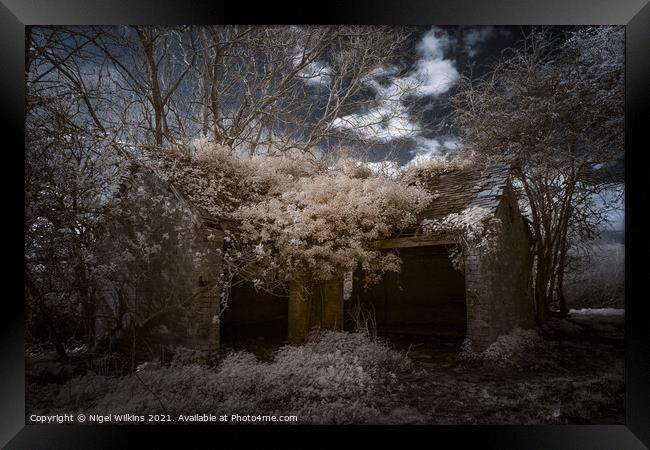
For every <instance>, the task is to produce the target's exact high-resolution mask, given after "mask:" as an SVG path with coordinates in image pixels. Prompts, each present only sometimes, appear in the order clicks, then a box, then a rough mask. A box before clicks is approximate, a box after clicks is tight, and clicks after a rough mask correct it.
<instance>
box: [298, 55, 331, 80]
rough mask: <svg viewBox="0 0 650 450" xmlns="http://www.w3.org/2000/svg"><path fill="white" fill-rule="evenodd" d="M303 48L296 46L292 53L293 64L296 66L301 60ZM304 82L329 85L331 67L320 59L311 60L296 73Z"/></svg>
mask: <svg viewBox="0 0 650 450" xmlns="http://www.w3.org/2000/svg"><path fill="white" fill-rule="evenodd" d="M303 53H304V50H303V49H300V48H297V49H296V50H295V52H294V54H293V66H294V67H297V66H298V65H299V64H301V62H302V58H303ZM297 77H298V78H301V79H302V80H303V81H304V82H305V83H307V84H308V85H312V86H329V83H330V80H331V77H332V69H331V68H330V67H329V66H327V65H325V64H323V63H321V62H320V61H312V62H310V63H309V64H307V65H306V66H305V67H303V68H302V70H300V72H298V74H297Z"/></svg>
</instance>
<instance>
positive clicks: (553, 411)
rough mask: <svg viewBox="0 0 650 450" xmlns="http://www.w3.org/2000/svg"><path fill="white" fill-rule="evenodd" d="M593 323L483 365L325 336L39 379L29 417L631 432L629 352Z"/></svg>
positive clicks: (406, 341) (554, 331) (433, 342)
mask: <svg viewBox="0 0 650 450" xmlns="http://www.w3.org/2000/svg"><path fill="white" fill-rule="evenodd" d="M569 320H570V319H569ZM595 320H598V319H597V318H596V319H595ZM590 324H591V322H588V323H586V324H585V323H582V324H580V325H575V324H573V325H575V326H577V327H578V328H572V327H571V326H567V323H565V322H562V321H560V322H554V323H551V324H550V325H549V326H547V327H546V328H545V329H544V330H543V331H544V332H543V336H538V338H536V339H528V338H527V340H526V345H525V346H519V347H517V346H513V345H512V343H511V342H510V341H509V340H508V339H505V340H502V341H503V342H502V344H503V343H505V345H502V346H501V347H500V349H501V350H500V351H501V352H503V351H504V350H503V349H505V350H507V352H508V353H507V354H508V357H507V358H500V357H499V358H496V359H494V360H489V359H488V360H483V361H482V362H477V361H470V362H467V361H465V360H463V359H461V358H459V352H460V349H461V345H460V344H461V342H460V341H450V340H448V339H437V338H432V337H431V338H423V337H408V336H401V337H399V336H393V337H391V339H390V340H388V341H381V340H377V339H373V338H370V337H369V336H367V335H365V334H359V333H346V332H324V333H317V334H314V335H312V336H311V338H310V340H309V342H308V343H307V344H306V345H304V346H282V347H280V348H277V349H276V351H274V352H273V353H272V354H271V353H270V352H268V353H267V355H268V354H271V356H270V357H266V358H264V359H258V358H257V357H256V356H255V355H253V354H252V353H247V352H243V351H231V352H230V353H228V354H227V356H225V357H222V358H220V359H219V360H218V361H216V362H213V361H211V360H210V359H206V358H204V357H203V356H202V355H200V354H196V353H192V352H179V353H177V355H176V357H175V358H174V360H173V361H172V362H171V363H166V364H160V363H153V364H147V365H144V366H141V367H140V370H139V371H138V372H136V373H134V374H128V375H120V376H111V375H98V374H96V373H93V372H87V373H86V374H84V375H82V376H74V377H73V378H68V379H67V380H66V381H65V382H63V383H61V382H59V383H52V382H47V381H42V380H41V381H39V380H38V379H35V378H32V379H31V380H29V381H30V382H29V383H28V386H27V391H28V396H27V411H28V415H29V414H32V413H36V414H46V413H50V414H51V413H55V412H60V413H62V412H66V413H70V412H73V413H74V412H84V413H87V414H89V413H98V414H102V413H103V414H107V413H113V414H117V413H130V414H148V413H169V414H172V415H176V414H196V413H199V414H201V413H204V412H206V413H212V414H229V415H230V414H242V415H245V414H275V415H285V414H295V415H296V416H298V423H299V424H307V423H314V424H355V423H364V424H399V423H410V424H585V423H622V422H623V411H624V404H623V400H624V377H623V368H624V358H623V356H624V354H623V341H622V339H621V338H620V336H621V335H619V334H614V335H611V336H610V335H604V334H603V331H602V329H599V330H598V333H588V332H587V331H588V330H585V327H589V326H590ZM621 325H622V322H621V323H620V324H619V326H621ZM566 330H571V332H570V333H567V332H566ZM576 330H582V331H583V332H582V333H576ZM514 348H516V349H518V350H517V352H514V353H513V349H514ZM407 353H408V356H407ZM496 354H498V355H502V353H499V352H497V353H496Z"/></svg>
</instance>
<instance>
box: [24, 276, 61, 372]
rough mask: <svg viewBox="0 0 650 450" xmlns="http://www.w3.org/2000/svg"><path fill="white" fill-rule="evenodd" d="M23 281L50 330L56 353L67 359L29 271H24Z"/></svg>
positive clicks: (52, 321)
mask: <svg viewBox="0 0 650 450" xmlns="http://www.w3.org/2000/svg"><path fill="white" fill-rule="evenodd" d="M25 282H26V283H27V290H28V291H29V295H30V296H31V297H32V299H33V300H34V301H35V302H36V304H37V305H38V312H39V314H40V316H41V319H42V320H43V322H44V323H45V326H46V327H47V328H48V331H49V332H50V340H51V341H52V344H54V348H55V349H56V353H57V354H58V355H59V358H61V359H62V360H66V359H68V355H67V353H66V351H65V346H64V345H63V341H62V339H61V337H60V335H59V333H58V331H57V328H56V326H55V325H54V320H53V319H52V316H51V315H50V312H49V311H48V309H47V305H45V302H44V301H43V297H42V295H41V292H40V290H39V289H38V287H37V286H36V283H34V280H32V277H31V276H30V275H29V273H25Z"/></svg>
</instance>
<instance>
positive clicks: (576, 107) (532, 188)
mask: <svg viewBox="0 0 650 450" xmlns="http://www.w3.org/2000/svg"><path fill="white" fill-rule="evenodd" d="M623 54H624V52H623V35H622V31H621V29H620V28H589V29H581V30H578V31H576V32H573V33H570V34H569V35H568V36H567V35H564V36H557V35H556V36H553V35H551V34H550V33H549V32H548V31H546V32H544V31H543V32H539V31H533V32H532V33H531V34H530V35H529V36H527V37H526V39H525V41H524V42H522V45H521V46H520V47H518V48H514V49H510V50H509V51H508V52H506V53H505V54H504V56H503V58H502V59H501V61H499V62H498V63H497V64H496V65H495V66H494V68H493V70H492V71H491V72H490V73H489V74H488V75H486V76H485V77H483V78H482V79H478V80H471V79H468V78H465V79H464V80H463V81H462V83H461V85H460V87H459V90H458V92H457V94H456V95H455V96H454V98H453V99H452V104H453V106H454V108H455V112H454V119H455V123H456V125H457V126H458V128H459V130H460V132H461V136H462V139H463V142H464V145H465V149H466V151H473V152H475V153H476V155H477V156H479V157H482V158H486V159H493V158H496V159H505V160H507V161H509V162H510V163H511V164H512V166H513V169H514V174H515V177H516V181H517V184H518V186H517V187H518V188H519V189H520V191H521V195H522V200H523V202H524V208H525V210H526V211H527V212H528V213H529V215H530V218H531V225H532V229H533V232H534V235H535V238H536V248H535V256H536V258H535V259H536V264H535V282H534V283H535V299H536V305H537V318H538V321H539V322H540V323H541V322H543V321H544V320H545V319H546V317H547V315H548V310H549V303H550V302H551V301H552V300H553V299H556V300H558V301H559V303H560V309H561V310H562V311H563V312H566V310H567V307H566V302H565V299H564V292H563V278H564V272H565V269H566V267H567V264H568V263H569V261H568V249H569V246H570V245H571V241H570V240H569V237H570V236H577V235H581V236H592V235H594V234H595V233H596V232H597V229H598V225H599V224H600V223H601V222H602V221H604V220H606V218H607V211H608V207H610V206H612V204H613V203H615V202H612V199H611V197H610V198H606V197H604V196H603V194H604V193H605V192H606V191H607V190H608V189H611V188H612V187H614V186H616V185H620V183H621V180H620V179H616V177H613V176H603V173H605V172H606V170H607V168H611V167H613V166H615V165H616V163H617V162H620V159H621V158H622V155H623V114H624V108H623V99H624V95H623V86H624V84H623ZM605 175H607V174H605ZM621 192H622V191H621Z"/></svg>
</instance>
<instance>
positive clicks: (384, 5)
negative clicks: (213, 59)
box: [0, 0, 650, 449]
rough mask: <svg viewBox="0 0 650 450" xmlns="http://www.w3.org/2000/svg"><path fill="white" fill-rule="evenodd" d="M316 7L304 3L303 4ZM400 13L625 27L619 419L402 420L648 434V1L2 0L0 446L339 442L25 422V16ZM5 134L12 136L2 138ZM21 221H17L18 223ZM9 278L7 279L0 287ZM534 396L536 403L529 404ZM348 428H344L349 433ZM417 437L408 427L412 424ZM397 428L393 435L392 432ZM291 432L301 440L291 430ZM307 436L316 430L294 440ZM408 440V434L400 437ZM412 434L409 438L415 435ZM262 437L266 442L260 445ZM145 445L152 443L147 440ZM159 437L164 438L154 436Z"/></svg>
mask: <svg viewBox="0 0 650 450" xmlns="http://www.w3.org/2000/svg"><path fill="white" fill-rule="evenodd" d="M314 6H315V7H317V8H318V11H311V12H310V11H309V10H310V7H312V8H313V7H314ZM178 23H183V24H208V23H215V24H231V23H245V24H252V23H256V24H399V25H519V24H521V25H601V24H602V25H606V24H607V25H625V27H626V32H625V35H626V158H625V163H626V164H625V170H626V172H625V180H626V202H625V205H626V222H625V239H626V244H627V245H626V253H625V260H626V267H625V271H626V332H625V351H626V372H625V373H626V374H625V382H626V402H625V425H604V426H595V425H593V426H592V425H585V426H579V425H576V426H573V425H559V426H507V427H504V426H476V427H470V426H454V427H409V428H408V429H407V432H408V433H410V437H411V438H413V439H416V438H417V440H418V441H419V440H421V439H426V441H425V442H429V443H431V444H434V443H435V444H436V445H438V444H439V443H440V442H442V441H441V439H444V440H446V441H447V442H453V443H454V446H457V445H461V446H462V445H464V444H468V443H472V444H474V446H477V447H479V448H480V447H488V448H490V447H491V448H500V449H506V448H527V449H535V448H540V449H542V448H544V449H564V448H567V449H568V448H590V449H601V448H602V449H628V448H629V449H632V448H647V446H648V445H650V387H649V386H650V339H649V338H648V326H647V325H646V323H647V318H648V317H649V316H648V309H649V308H648V303H649V302H648V301H647V300H646V298H644V296H643V294H642V293H643V290H642V287H643V281H645V278H647V272H646V269H647V268H648V264H647V262H645V261H647V258H648V256H647V255H648V240H647V225H645V224H644V217H643V216H644V212H645V211H644V209H645V208H647V207H648V206H649V205H650V195H649V194H648V192H649V190H648V188H647V186H644V184H645V183H644V181H645V178H646V177H647V176H644V175H645V174H644V171H647V167H648V166H647V165H646V164H645V163H646V162H647V153H648V148H647V147H648V144H647V133H645V131H646V130H645V128H647V125H648V124H650V120H649V118H648V113H647V109H648V108H647V107H648V100H649V94H648V86H649V85H650V83H649V80H650V58H649V56H650V49H649V45H650V4H648V2H647V0H600V1H598V2H593V1H589V0H546V1H543V2H540V1H535V0H520V1H516V2H515V1H512V0H501V1H496V0H493V1H489V2H487V1H486V2H480V3H479V2H476V1H471V0H444V1H436V2H435V3H434V2H427V1H425V0H410V1H400V2H395V1H387V0H382V1H372V2H370V1H364V2H354V3H343V2H341V1H337V2H329V3H327V4H306V3H303V4H284V5H279V4H277V3H267V4H259V5H258V4H256V5H255V6H253V5H252V4H245V3H244V2H234V1H223V2H210V1H206V0H199V1H196V2H193V3H191V4H189V3H187V2H178V1H174V0H157V1H156V0H115V1H106V0H105V1H101V0H67V1H62V0H61V1H48V0H28V1H26V0H1V3H0V35H1V36H2V39H1V40H0V42H1V45H2V52H1V53H0V55H1V58H2V61H3V64H2V69H0V80H1V83H2V90H1V95H2V97H1V99H0V110H1V111H2V121H1V123H3V124H4V125H5V126H6V131H5V134H4V136H3V139H2V141H1V142H2V144H3V162H4V165H5V170H6V172H4V173H3V175H2V176H1V177H0V178H1V179H2V191H0V192H2V193H3V194H4V195H3V197H4V201H5V205H6V206H7V207H6V209H5V220H3V225H5V227H6V232H5V233H4V234H3V236H4V243H3V244H4V245H3V247H4V253H5V255H4V256H5V258H4V259H5V262H6V263H7V264H6V266H7V267H6V268H5V269H4V270H3V274H4V275H5V277H4V279H5V281H6V282H5V283H4V284H5V289H4V294H5V295H3V296H2V297H3V311H2V312H0V320H1V322H2V323H1V326H0V333H1V340H0V354H1V355H2V359H0V418H1V419H0V420H1V421H0V446H6V447H5V448H30V449H36V448H122V447H125V448H126V447H130V446H131V445H133V444H134V440H135V439H147V440H148V441H149V440H150V439H153V441H149V443H150V444H152V443H153V442H154V441H158V444H168V445H170V444H171V445H173V444H177V443H178V442H185V443H187V442H188V441H187V439H188V437H189V436H190V435H191V436H192V442H194V439H197V438H198V437H199V436H198V435H202V436H200V437H201V438H207V439H209V440H208V441H207V442H208V443H209V445H210V446H211V447H214V446H218V445H219V443H220V442H221V440H222V439H224V436H225V435H229V436H228V437H230V438H233V437H236V438H237V439H238V440H239V442H243V440H246V439H248V438H249V437H251V436H254V437H262V438H264V439H270V438H272V437H274V436H275V434H276V431H277V430H278V429H279V428H281V430H280V431H282V432H283V434H286V433H287V432H288V433H291V434H294V433H296V431H297V432H299V433H300V434H303V433H304V431H312V430H315V431H316V432H318V434H319V437H318V441H319V443H326V442H327V441H331V445H342V444H343V441H342V440H341V438H340V437H339V433H336V432H334V431H338V428H332V427H325V430H324V429H323V428H318V427H252V428H251V427H249V428H245V429H242V428H241V427H227V429H224V428H223V427H209V426H208V427H194V426H160V425H156V426H153V427H152V426H115V425H110V426H107V425H104V426H102V425H98V426H91V425H28V426H26V425H25V415H24V403H25V373H24V304H23V301H22V300H20V299H22V298H24V283H23V282H22V277H23V273H24V272H23V267H21V266H20V263H19V261H24V248H23V244H22V242H21V240H20V239H19V236H22V235H24V220H22V219H18V218H24V189H23V187H24V180H23V174H24V154H23V150H22V149H23V148H24V89H25V86H24V55H25V52H24V46H25V38H24V36H25V35H24V27H25V25H46V24H47V25H54V24H66V25H72V24H178ZM8 138H10V139H8ZM21 227H22V229H21ZM7 286H9V287H10V288H11V289H7ZM531 407H534V405H531ZM350 428H354V429H355V430H357V429H358V428H356V427H349V428H346V430H345V431H346V432H347V431H348V430H349V429H350ZM361 430H362V431H365V433H364V434H367V435H371V436H372V437H377V438H380V439H385V438H390V437H394V436H396V433H395V428H393V427H385V428H378V427H362V428H361ZM416 434H417V435H418V436H415V435H416ZM400 439H402V438H401V437H400ZM297 442H300V441H297ZM302 442H303V443H304V444H310V443H312V442H314V440H313V439H311V438H309V439H308V440H303V441H302ZM400 442H402V443H405V442H406V441H400ZM414 442H417V441H414ZM267 445H268V444H267ZM150 446H151V447H158V445H156V444H152V445H150ZM161 446H162V445H161Z"/></svg>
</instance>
